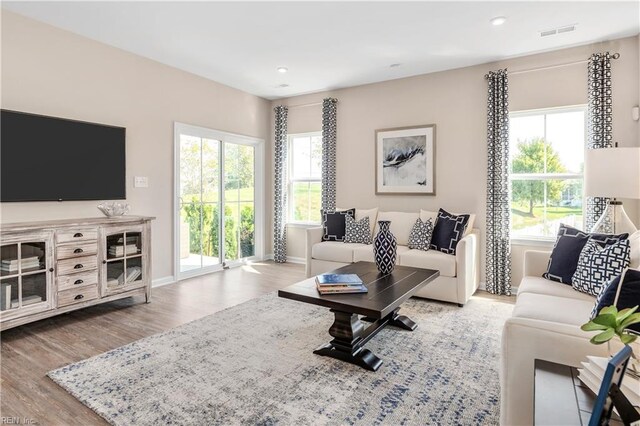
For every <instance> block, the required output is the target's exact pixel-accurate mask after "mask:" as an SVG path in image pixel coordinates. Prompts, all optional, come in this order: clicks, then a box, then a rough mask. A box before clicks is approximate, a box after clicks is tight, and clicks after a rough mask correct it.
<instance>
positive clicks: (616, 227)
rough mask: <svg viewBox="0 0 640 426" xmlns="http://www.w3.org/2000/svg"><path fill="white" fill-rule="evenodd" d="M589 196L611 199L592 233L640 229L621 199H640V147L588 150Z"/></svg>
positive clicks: (586, 172) (587, 181)
mask: <svg viewBox="0 0 640 426" xmlns="http://www.w3.org/2000/svg"><path fill="white" fill-rule="evenodd" d="M585 195H587V196H589V197H606V198H610V201H609V203H608V204H607V208H606V209H605V211H604V213H602V216H601V217H600V219H598V221H597V222H596V224H595V225H594V226H593V229H592V230H591V232H599V233H608V232H613V233H617V234H619V233H623V232H628V233H629V234H631V233H633V232H635V231H636V230H637V228H636V227H635V225H634V224H633V222H632V221H631V219H629V216H627V213H625V211H624V207H623V206H622V201H620V200H617V198H635V199H638V198H640V148H597V149H587V151H586V154H585Z"/></svg>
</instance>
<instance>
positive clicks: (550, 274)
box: [542, 223, 629, 284]
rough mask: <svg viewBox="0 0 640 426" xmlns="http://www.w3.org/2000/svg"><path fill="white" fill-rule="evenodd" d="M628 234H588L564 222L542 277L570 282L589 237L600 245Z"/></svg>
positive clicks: (603, 245)
mask: <svg viewBox="0 0 640 426" xmlns="http://www.w3.org/2000/svg"><path fill="white" fill-rule="evenodd" d="M628 237H629V234H618V235H611V234H590V233H588V232H583V231H581V230H579V229H577V228H574V227H572V226H569V225H565V224H564V223H561V224H560V227H559V228H558V236H557V237H556V242H555V244H554V246H553V250H552V252H551V257H550V258H549V263H548V264H547V271H546V272H545V273H543V274H542V277H543V278H546V279H548V280H551V281H557V282H559V283H564V284H571V280H572V279H573V275H574V274H575V273H576V267H577V266H578V259H580V253H581V252H582V249H583V248H584V246H585V244H587V241H589V239H591V240H593V241H595V242H597V243H598V244H599V245H600V246H601V247H606V246H608V245H611V244H615V243H617V242H618V241H622V240H626V239H627V238H628Z"/></svg>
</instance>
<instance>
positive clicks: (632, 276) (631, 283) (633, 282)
mask: <svg viewBox="0 0 640 426" xmlns="http://www.w3.org/2000/svg"><path fill="white" fill-rule="evenodd" d="M621 279H622V284H621V283H620V280H621ZM618 287H620V294H619V295H618V303H614V302H615V300H616V293H617V292H618ZM614 304H615V306H616V308H617V309H618V310H619V311H621V310H623V309H627V308H633V307H634V306H638V305H640V271H639V270H637V269H630V268H629V269H627V270H626V271H623V272H622V274H621V275H618V276H617V277H616V278H614V279H613V280H611V281H610V282H609V284H607V285H606V286H605V287H604V288H603V289H602V291H601V292H600V294H599V295H598V298H597V299H596V304H595V306H594V307H593V311H591V319H593V318H595V317H596V315H598V312H600V311H601V310H602V309H603V308H606V307H607V306H613V305H614ZM629 329H630V330H633V331H635V332H636V333H640V324H633V325H632V326H630V327H629Z"/></svg>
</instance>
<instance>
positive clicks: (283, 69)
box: [278, 67, 289, 74]
mask: <svg viewBox="0 0 640 426" xmlns="http://www.w3.org/2000/svg"><path fill="white" fill-rule="evenodd" d="M287 71H289V68H287V67H278V72H281V73H282V74H284V73H285V72H287Z"/></svg>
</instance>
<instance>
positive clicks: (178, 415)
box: [48, 293, 512, 425]
mask: <svg viewBox="0 0 640 426" xmlns="http://www.w3.org/2000/svg"><path fill="white" fill-rule="evenodd" d="M511 310H512V306H510V305H507V304H503V303H496V302H492V301H490V300H486V299H479V298H474V299H472V300H471V301H470V302H469V303H468V304H467V305H466V306H465V307H464V308H458V307H457V306H455V305H451V304H444V303H437V302H431V301H425V300H421V299H411V300H409V301H408V302H406V303H405V304H404V305H403V306H402V310H401V312H402V313H403V314H405V315H408V316H409V317H410V318H412V319H413V320H414V321H416V322H417V323H418V324H419V326H418V328H417V329H416V330H415V331H413V332H410V331H404V330H400V329H397V328H393V327H387V328H385V329H384V330H382V331H381V332H380V333H379V334H378V335H377V336H376V337H374V338H373V340H371V341H370V342H369V343H368V344H367V345H366V347H367V348H368V349H370V350H371V351H372V352H373V353H374V354H376V355H377V356H378V357H379V358H381V359H382V360H383V362H384V363H383V365H382V367H381V368H380V370H378V371H377V372H375V373H374V372H370V371H366V370H364V369H362V368H359V367H356V366H354V365H351V364H348V363H344V362H341V361H338V360H335V359H333V358H327V357H321V356H318V355H314V354H313V353H312V351H313V349H315V348H316V347H317V346H320V345H321V344H323V343H326V342H327V341H329V340H330V336H329V335H328V333H327V331H328V329H329V327H330V326H331V324H332V322H333V314H331V313H330V312H329V310H328V309H324V308H318V307H314V306H311V305H307V304H304V303H299V302H294V301H290V300H284V299H279V298H278V297H277V296H276V295H275V293H273V294H269V295H267V296H263V297H260V298H257V299H254V300H251V301H249V302H246V303H243V304H241V305H238V306H234V307H232V308H229V309H227V310H225V311H222V312H218V313H216V314H213V315H210V316H207V317H204V318H201V319H199V320H196V321H194V322H191V323H189V324H185V325H183V326H180V327H178V328H175V329H173V330H170V331H168V332H165V333H161V334H158V335H155V336H151V337H148V338H145V339H142V340H138V341H136V342H134V343H131V344H129V345H126V346H123V347H121V348H118V349H115V350H112V351H110V352H106V353H104V354H102V355H98V356H96V357H93V358H90V359H87V360H84V361H81V362H78V363H75V364H71V365H68V366H66V367H63V368H60V369H58V370H54V371H51V372H49V374H48V375H49V377H50V378H51V379H53V380H54V381H55V382H56V383H58V384H59V385H60V386H62V387H63V388H65V389H66V390H67V391H68V392H70V393H71V394H72V395H73V396H75V397H76V398H78V399H79V400H80V401H82V402H83V403H84V404H85V405H87V406H88V407H90V408H91V409H93V410H94V411H95V412H97V413H98V414H99V415H101V416H102V417H104V418H105V419H106V420H107V421H109V422H110V423H112V424H116V425H160V424H162V425H166V424H172V425H174V424H179V425H195V424H198V425H204V424H224V425H233V424H259V425H275V424H282V425H311V424H313V425H322V424H340V425H342V424H361V425H371V424H390V425H399V424H408V425H413V424H416V425H423V424H442V425H445V424H446V425H448V424H464V425H470V424H478V425H479V424H483V425H486V424H498V419H499V406H500V404H499V396H500V389H499V381H498V363H499V348H500V335H501V331H502V325H503V323H504V321H505V319H506V318H507V317H508V316H509V315H510V313H511Z"/></svg>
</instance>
